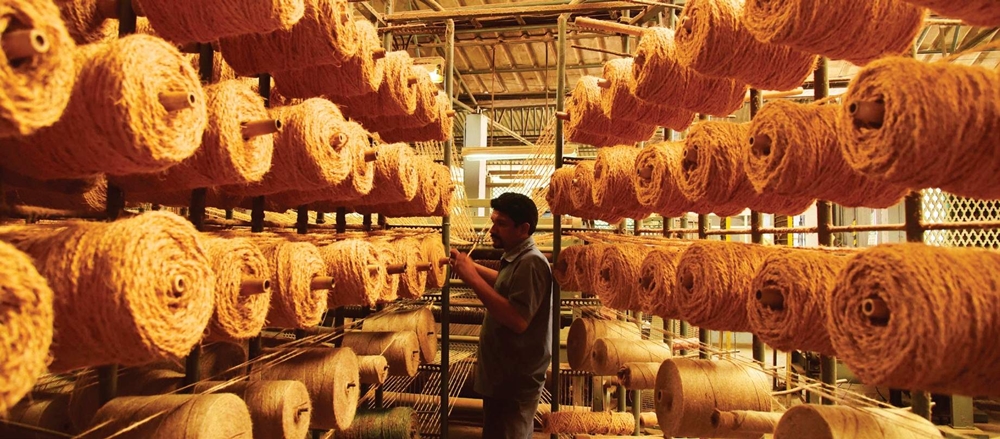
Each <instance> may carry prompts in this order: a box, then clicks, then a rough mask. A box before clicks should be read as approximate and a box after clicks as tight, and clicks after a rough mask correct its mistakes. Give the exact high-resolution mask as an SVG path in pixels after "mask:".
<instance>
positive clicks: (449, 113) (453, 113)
mask: <svg viewBox="0 0 1000 439" xmlns="http://www.w3.org/2000/svg"><path fill="white" fill-rule="evenodd" d="M455 114H456V113H455V110H448V111H445V112H444V115H445V116H448V117H455Z"/></svg>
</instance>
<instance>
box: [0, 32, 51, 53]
mask: <svg viewBox="0 0 1000 439" xmlns="http://www.w3.org/2000/svg"><path fill="white" fill-rule="evenodd" d="M2 47H3V51H4V54H5V55H6V56H7V59H8V60H19V59H24V58H30V57H33V56H36V55H41V54H43V53H46V52H48V51H49V48H50V47H51V45H50V44H49V39H48V38H46V36H45V34H44V33H43V32H42V31H40V30H38V29H23V30H13V31H10V32H5V33H4V34H3V40H2Z"/></svg>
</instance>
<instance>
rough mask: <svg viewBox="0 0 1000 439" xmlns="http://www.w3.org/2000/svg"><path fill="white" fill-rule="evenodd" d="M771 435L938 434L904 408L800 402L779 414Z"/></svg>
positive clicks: (858, 438) (894, 437) (778, 438)
mask: <svg viewBox="0 0 1000 439" xmlns="http://www.w3.org/2000/svg"><path fill="white" fill-rule="evenodd" d="M774 437H775V439H793V438H801V437H810V438H816V439H847V438H853V439H911V438H927V437H941V431H940V430H938V429H937V427H935V426H934V424H931V422H930V421H928V420H926V419H924V418H922V417H920V416H918V415H916V414H914V413H912V412H909V411H907V410H904V409H896V410H892V409H890V410H886V409H877V408H860V409H859V408H855V407H849V406H843V405H836V406H833V405H819V404H801V405H797V406H795V407H792V408H790V409H788V411H787V412H785V414H784V415H782V416H781V421H779V422H778V428H777V429H776V430H775V431H774Z"/></svg>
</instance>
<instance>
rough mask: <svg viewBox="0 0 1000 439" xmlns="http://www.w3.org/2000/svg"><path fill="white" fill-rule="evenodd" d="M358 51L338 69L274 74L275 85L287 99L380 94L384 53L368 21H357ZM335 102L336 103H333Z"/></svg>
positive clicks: (322, 67)
mask: <svg viewBox="0 0 1000 439" xmlns="http://www.w3.org/2000/svg"><path fill="white" fill-rule="evenodd" d="M354 27H355V29H356V32H357V34H358V43H359V46H358V51H357V52H356V53H355V54H354V56H352V57H350V58H348V59H346V60H344V61H343V62H342V63H341V64H340V65H339V66H338V65H332V64H324V65H317V66H311V67H303V68H295V69H293V70H283V71H278V72H274V82H275V84H277V86H278V87H280V88H281V92H282V93H283V94H284V95H285V96H289V97H295V98H303V99H308V98H312V97H316V96H361V95H364V94H368V93H375V92H377V91H378V88H379V85H381V84H382V77H383V75H384V73H385V70H384V69H385V67H384V64H385V63H384V61H382V59H383V58H384V56H385V51H384V50H383V49H382V39H381V38H379V36H378V31H377V30H376V29H375V25H373V24H372V23H371V22H369V21H368V20H356V21H355V22H354ZM334 100H335V101H336V100H337V99H334Z"/></svg>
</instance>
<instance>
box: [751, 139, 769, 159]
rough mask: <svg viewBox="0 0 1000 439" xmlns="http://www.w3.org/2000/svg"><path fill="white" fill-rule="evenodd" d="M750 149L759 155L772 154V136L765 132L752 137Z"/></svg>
mask: <svg viewBox="0 0 1000 439" xmlns="http://www.w3.org/2000/svg"><path fill="white" fill-rule="evenodd" d="M750 151H753V154H754V155H755V156H758V157H762V156H769V155H771V137H770V136H767V135H764V134H758V135H756V136H752V137H750Z"/></svg>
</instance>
